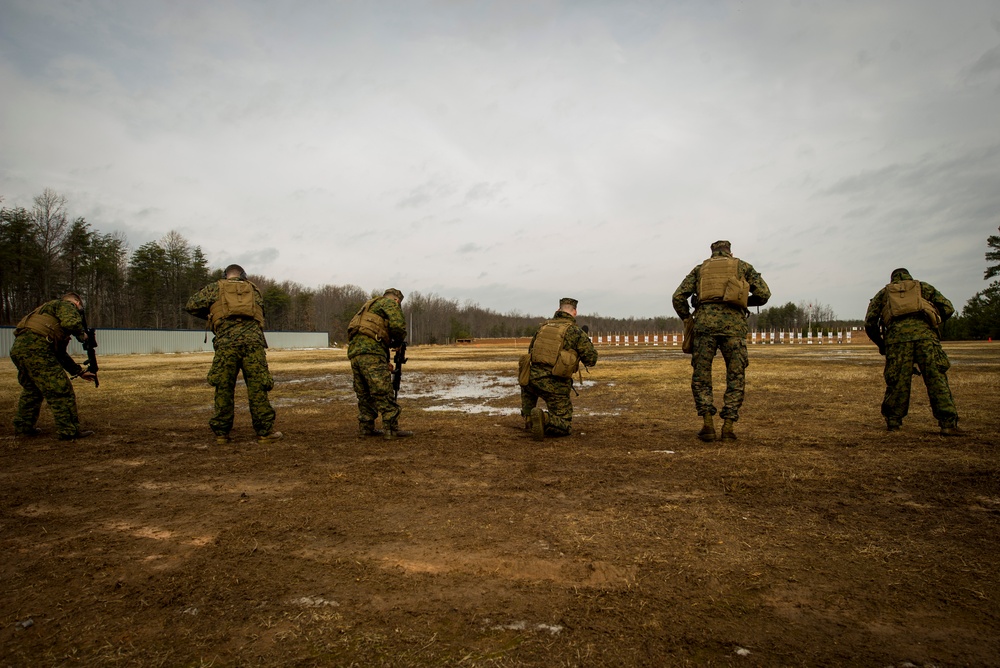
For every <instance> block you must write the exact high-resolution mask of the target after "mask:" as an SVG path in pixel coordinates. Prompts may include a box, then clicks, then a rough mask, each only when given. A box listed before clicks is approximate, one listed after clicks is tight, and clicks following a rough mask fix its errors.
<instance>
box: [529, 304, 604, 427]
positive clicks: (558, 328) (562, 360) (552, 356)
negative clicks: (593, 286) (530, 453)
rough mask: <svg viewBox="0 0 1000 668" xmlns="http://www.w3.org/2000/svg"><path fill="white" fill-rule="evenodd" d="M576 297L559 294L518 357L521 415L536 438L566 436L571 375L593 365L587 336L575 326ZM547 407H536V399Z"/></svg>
mask: <svg viewBox="0 0 1000 668" xmlns="http://www.w3.org/2000/svg"><path fill="white" fill-rule="evenodd" d="M576 305H577V300H575V299H570V298H569V297H563V298H562V299H560V300H559V310H558V311H556V312H555V315H553V316H552V319H551V320H546V321H545V322H544V323H542V326H541V327H539V328H538V331H537V332H535V336H534V337H532V339H531V344H530V345H529V346H528V354H527V355H525V356H524V357H522V358H521V369H520V373H519V374H518V376H519V378H518V380H519V383H520V385H521V417H523V418H524V426H525V429H530V430H531V435H532V437H533V438H534V439H535V440H536V441H540V440H542V439H543V438H545V435H546V434H548V435H549V436H569V434H570V430H571V427H572V425H571V423H572V422H573V402H572V401H571V400H570V396H569V393H570V390H571V389H572V387H573V374H574V373H576V372H577V370H578V369H579V368H580V362H583V365H584V366H586V367H588V368H589V367H592V366H594V365H595V364H597V351H596V350H594V344H593V343H591V341H590V337H589V336H587V333H586V332H585V331H583V330H582V329H581V328H579V327H577V326H576ZM539 398H542V399H544V400H545V406H546V407H547V408H548V409H549V410H548V411H543V410H542V409H541V408H538V399H539Z"/></svg>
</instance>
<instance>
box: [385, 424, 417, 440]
mask: <svg viewBox="0 0 1000 668" xmlns="http://www.w3.org/2000/svg"><path fill="white" fill-rule="evenodd" d="M410 436H413V432H412V431H407V430H405V429H390V428H389V427H386V428H385V430H384V431H383V433H382V438H384V439H385V440H387V441H395V440H396V439H397V438H409V437H410Z"/></svg>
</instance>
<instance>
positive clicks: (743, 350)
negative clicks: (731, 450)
mask: <svg viewBox="0 0 1000 668" xmlns="http://www.w3.org/2000/svg"><path fill="white" fill-rule="evenodd" d="M716 351H721V352H722V359H723V360H725V362H726V393H725V396H724V397H723V406H722V417H723V419H726V420H734V421H735V420H738V419H739V417H740V406H742V405H743V388H744V385H745V371H746V368H747V366H749V365H750V359H749V357H747V342H746V339H745V338H744V337H742V336H714V335H711V334H696V335H695V337H694V350H693V351H692V353H691V366H692V367H694V371H693V372H692V374H691V392H692V393H693V394H694V407H695V408H696V409H697V411H698V415H715V413H716V408H715V402H714V398H713V396H712V360H714V359H715V353H716Z"/></svg>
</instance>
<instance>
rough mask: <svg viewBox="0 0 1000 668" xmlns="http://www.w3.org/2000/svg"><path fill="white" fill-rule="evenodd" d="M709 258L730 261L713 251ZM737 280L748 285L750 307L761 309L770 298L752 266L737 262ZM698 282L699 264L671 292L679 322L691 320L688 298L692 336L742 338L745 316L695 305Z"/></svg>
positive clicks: (727, 307) (716, 305)
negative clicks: (692, 315)
mask: <svg viewBox="0 0 1000 668" xmlns="http://www.w3.org/2000/svg"><path fill="white" fill-rule="evenodd" d="M712 257H732V254H731V253H727V252H726V251H714V252H713V253H712ZM736 275H737V277H738V278H742V279H744V280H745V281H746V282H747V283H749V284H750V305H751V306H763V305H764V304H766V303H767V300H768V299H770V298H771V289H770V288H768V287H767V283H765V282H764V279H763V278H761V276H760V274H758V273H757V270H755V269H754V268H753V266H752V265H750V263H748V262H744V261H743V260H739V262H738V264H737V267H736ZM700 279H701V265H700V264H699V265H698V266H696V267H695V268H694V269H692V270H691V272H690V273H689V274H688V275H687V276H685V277H684V280H683V281H681V284H680V285H679V286H677V289H676V290H674V297H673V306H674V311H676V312H677V315H678V317H680V319H681V320H687V319H688V318H689V317H691V310H690V307H689V306H688V298H691V302H692V305H693V306H694V309H695V310H694V333H695V334H710V335H714V336H744V337H745V336H746V335H747V332H748V327H747V315H748V312H747V311H746V310H744V309H742V308H740V307H738V306H733V305H732V304H724V303H721V302H709V303H706V304H699V303H698V282H699V280H700Z"/></svg>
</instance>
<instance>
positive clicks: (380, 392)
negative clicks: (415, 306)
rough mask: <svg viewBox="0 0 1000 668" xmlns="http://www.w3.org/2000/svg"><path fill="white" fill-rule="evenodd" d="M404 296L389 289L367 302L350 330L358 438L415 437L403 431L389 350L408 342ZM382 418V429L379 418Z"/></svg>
mask: <svg viewBox="0 0 1000 668" xmlns="http://www.w3.org/2000/svg"><path fill="white" fill-rule="evenodd" d="M402 301H403V293H402V292H400V291H399V290H397V289H396V288H389V289H388V290H386V291H385V292H384V293H383V295H382V296H381V297H376V298H374V299H370V300H368V301H367V302H365V304H364V306H362V307H361V310H359V311H358V312H357V314H355V316H354V318H353V319H352V320H351V323H350V325H349V326H348V328H347V330H348V331H347V334H348V337H350V338H349V343H348V345H347V358H348V359H349V360H350V361H351V371H352V373H353V375H354V393H355V394H356V395H357V397H358V436H359V437H365V436H382V437H383V438H385V439H386V440H393V439H396V438H404V437H407V436H412V435H413V432H411V431H406V430H402V429H400V428H399V414H400V412H401V411H400V408H399V404H397V403H396V397H395V393H394V392H393V389H392V363H391V362H390V361H389V350H390V349H392V348H398V347H399V346H400V345H401V344H402V343H403V342H404V341H405V340H406V319H405V318H404V317H403V310H402V309H401V308H400V307H399V305H400V303H401V302H402ZM379 415H381V416H382V429H381V430H380V429H376V428H375V419H376V418H377V417H378V416H379Z"/></svg>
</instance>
